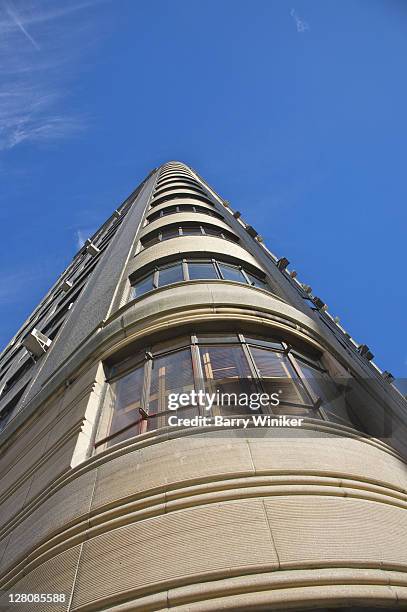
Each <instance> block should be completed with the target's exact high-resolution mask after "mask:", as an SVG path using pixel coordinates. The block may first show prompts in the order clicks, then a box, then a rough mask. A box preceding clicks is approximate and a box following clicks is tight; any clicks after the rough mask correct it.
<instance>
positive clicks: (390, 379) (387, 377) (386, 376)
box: [382, 370, 394, 383]
mask: <svg viewBox="0 0 407 612" xmlns="http://www.w3.org/2000/svg"><path fill="white" fill-rule="evenodd" d="M382 376H383V378H384V380H387V382H389V383H392V382H393V381H394V376H393V374H391V372H388V371H387V370H385V371H384V372H382Z"/></svg>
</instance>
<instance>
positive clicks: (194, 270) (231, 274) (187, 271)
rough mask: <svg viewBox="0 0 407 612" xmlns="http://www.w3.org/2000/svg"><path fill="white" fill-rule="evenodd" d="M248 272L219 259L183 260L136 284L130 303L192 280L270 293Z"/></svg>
mask: <svg viewBox="0 0 407 612" xmlns="http://www.w3.org/2000/svg"><path fill="white" fill-rule="evenodd" d="M260 274H261V272H259V274H258V275H257V276H256V275H255V274H252V273H251V272H249V271H248V269H247V268H245V267H243V266H239V265H234V264H230V263H226V262H222V261H219V260H216V259H182V260H180V261H176V262H173V263H170V264H164V265H162V266H157V267H155V268H154V270H151V271H150V272H148V273H147V274H144V275H143V276H142V277H141V278H140V279H137V280H136V281H135V282H134V283H133V288H132V294H131V297H130V299H134V298H138V297H140V295H143V294H144V293H147V291H152V290H153V289H157V287H164V286H166V285H170V284H173V283H179V282H181V281H189V280H213V279H218V280H231V281H235V282H238V283H244V284H246V285H251V286H252V287H258V288H259V289H265V290H266V291H271V290H270V287H269V285H268V284H267V283H266V281H265V280H264V279H262V278H260Z"/></svg>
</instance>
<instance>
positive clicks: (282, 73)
mask: <svg viewBox="0 0 407 612" xmlns="http://www.w3.org/2000/svg"><path fill="white" fill-rule="evenodd" d="M0 34H1V36H0V181H1V186H2V187H1V192H0V197H1V203H0V232H1V234H0V238H1V239H0V268H1V269H0V275H1V277H0V278H1V282H0V345H1V346H3V345H4V344H6V342H7V341H8V340H9V339H10V337H11V336H12V335H13V334H14V333H15V331H16V330H17V328H18V326H19V325H20V324H21V323H22V322H23V320H24V319H25V318H26V317H27V315H29V314H30V312H31V310H32V309H33V308H34V307H35V306H36V305H37V303H38V302H39V300H40V299H41V297H42V296H43V295H44V293H45V292H46V291H47V289H48V288H49V286H50V285H51V284H52V283H53V282H54V280H55V278H56V277H57V275H58V274H59V273H60V272H61V271H62V270H63V269H64V267H65V266H66V265H67V263H68V262H69V261H70V260H71V258H72V256H73V255H74V253H75V251H76V250H77V248H78V243H80V241H81V240H83V238H86V237H87V236H88V235H89V234H90V233H92V232H93V231H94V230H95V229H96V228H97V227H98V225H100V224H101V223H102V222H103V221H104V219H105V218H106V217H107V216H108V215H109V214H110V213H111V211H112V210H113V209H114V208H116V206H117V205H118V204H119V203H121V201H122V200H123V199H124V198H125V197H126V196H127V195H128V194H129V193H130V192H131V191H132V190H133V189H134V187H135V186H136V185H137V184H138V183H139V181H140V180H141V179H143V178H144V177H145V175H146V174H147V173H148V172H149V171H150V170H151V169H152V168H153V167H155V166H157V165H159V164H161V163H163V162H165V161H168V160H170V159H178V160H181V161H184V162H185V163H188V164H190V165H191V166H193V167H194V168H196V169H197V170H198V171H199V173H200V174H201V175H202V176H203V177H204V178H206V180H208V182H209V183H210V184H211V185H213V186H214V187H215V189H216V190H217V191H218V192H219V193H220V194H221V195H222V196H223V197H224V198H226V199H228V200H230V202H231V203H232V206H233V207H234V208H237V209H239V210H240V211H242V213H243V216H244V217H245V218H247V219H248V220H249V221H250V222H251V224H252V225H254V226H255V227H256V229H258V231H260V232H261V233H262V234H263V236H264V237H265V239H266V242H267V244H268V246H269V247H270V248H271V250H272V251H273V252H274V253H276V254H277V255H279V256H283V255H284V256H286V257H288V259H289V260H290V261H291V262H292V267H294V268H295V269H296V270H297V271H298V273H299V278H300V280H302V281H303V282H306V283H308V284H310V285H311V286H312V287H313V289H314V291H315V293H316V294H318V295H320V296H321V297H322V298H323V299H324V300H325V301H326V302H327V304H328V305H329V308H330V311H331V312H332V313H333V314H334V315H338V316H339V317H340V319H341V322H342V324H343V325H344V326H345V327H346V328H347V329H348V330H349V332H350V333H351V334H352V335H353V336H354V337H355V339H356V340H357V341H359V342H363V343H366V344H368V345H369V346H370V347H371V349H372V351H373V352H374V354H375V356H376V362H377V363H378V365H379V366H380V367H382V368H383V369H388V370H390V371H391V372H393V373H394V374H395V375H396V376H398V377H406V374H407V345H406V317H405V312H406V308H405V304H406V283H405V263H406V255H405V254H406V248H405V243H406V216H407V213H406V209H407V206H406V202H407V181H406V177H407V173H406V155H405V150H406V142H407V121H406V108H407V76H406V70H405V58H406V57H407V5H406V3H405V2H404V1H397V0H382V1H379V0H347V1H346V2H343V0H338V1H336V0H312V1H311V0H307V1H301V0H292V2H291V0H290V2H288V1H285V0H264V1H263V0H254V1H252V2H248V1H247V0H246V1H244V2H242V1H240V0H216V1H214V0H205V1H204V2H203V1H202V0H201V1H197V0H187V1H184V0H171V2H169V1H163V0H156V1H155V2H147V1H143V0H138V1H133V0H115V1H111V2H109V1H100V2H98V1H92V0H88V1H86V0H82V1H81V0H58V1H52V2H49V1H31V0H7V2H5V1H4V0H0Z"/></svg>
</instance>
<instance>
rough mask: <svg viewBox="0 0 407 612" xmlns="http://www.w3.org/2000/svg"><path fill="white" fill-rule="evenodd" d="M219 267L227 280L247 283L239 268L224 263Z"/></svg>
mask: <svg viewBox="0 0 407 612" xmlns="http://www.w3.org/2000/svg"><path fill="white" fill-rule="evenodd" d="M218 265H219V269H220V271H221V273H222V276H223V278H224V279H225V280H232V281H237V282H238V283H244V282H246V278H245V277H244V275H243V272H242V271H241V270H240V268H238V267H237V266H231V265H229V264H224V263H219V264H218Z"/></svg>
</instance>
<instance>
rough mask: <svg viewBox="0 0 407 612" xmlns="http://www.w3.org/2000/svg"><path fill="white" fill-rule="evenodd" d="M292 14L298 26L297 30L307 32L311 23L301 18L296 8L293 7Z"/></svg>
mask: <svg viewBox="0 0 407 612" xmlns="http://www.w3.org/2000/svg"><path fill="white" fill-rule="evenodd" d="M290 15H291V17H292V18H293V20H294V22H295V25H296V28H297V32H306V31H307V30H309V29H310V27H309V24H308V23H307V22H306V21H304V20H303V19H301V17H300V16H299V15H298V13H297V11H296V10H295V9H293V8H292V9H291V11H290Z"/></svg>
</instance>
